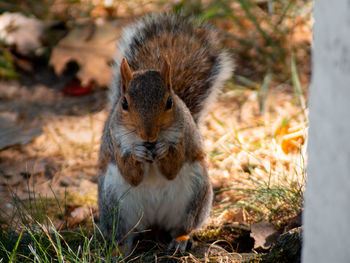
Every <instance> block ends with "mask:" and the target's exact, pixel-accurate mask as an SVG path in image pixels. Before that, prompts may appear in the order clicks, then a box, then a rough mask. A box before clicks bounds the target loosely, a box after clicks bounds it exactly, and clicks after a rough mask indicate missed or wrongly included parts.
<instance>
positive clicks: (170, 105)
mask: <svg viewBox="0 0 350 263" xmlns="http://www.w3.org/2000/svg"><path fill="white" fill-rule="evenodd" d="M172 106H173V100H172V99H171V97H170V96H169V97H168V99H167V101H166V105H165V110H170V109H171V107H172Z"/></svg>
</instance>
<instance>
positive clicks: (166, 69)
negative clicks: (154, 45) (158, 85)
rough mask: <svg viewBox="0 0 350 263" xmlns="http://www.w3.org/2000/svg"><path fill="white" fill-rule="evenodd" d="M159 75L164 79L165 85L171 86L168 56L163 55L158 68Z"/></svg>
mask: <svg viewBox="0 0 350 263" xmlns="http://www.w3.org/2000/svg"><path fill="white" fill-rule="evenodd" d="M160 75H161V76H162V77H163V79H164V83H165V86H166V87H167V88H170V87H171V67H170V62H169V58H168V56H165V57H164V61H163V65H162V68H161V70H160Z"/></svg>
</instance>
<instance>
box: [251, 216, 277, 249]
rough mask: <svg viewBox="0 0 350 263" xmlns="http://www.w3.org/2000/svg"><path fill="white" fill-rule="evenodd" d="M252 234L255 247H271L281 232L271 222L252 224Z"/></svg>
mask: <svg viewBox="0 0 350 263" xmlns="http://www.w3.org/2000/svg"><path fill="white" fill-rule="evenodd" d="M250 236H251V237H252V238H254V248H255V249H257V248H262V249H269V248H270V247H271V246H272V245H273V244H274V243H275V242H276V240H277V238H278V237H279V232H278V231H277V230H276V229H275V227H274V226H273V225H272V224H271V223H269V222H259V223H255V224H252V225H251V233H250Z"/></svg>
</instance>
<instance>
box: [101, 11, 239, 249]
mask: <svg viewBox="0 0 350 263" xmlns="http://www.w3.org/2000/svg"><path fill="white" fill-rule="evenodd" d="M219 40H220V37H219V34H218V32H217V31H215V30H214V29H213V28H212V27H210V26H209V25H207V24H204V23H196V22H195V21H194V19H193V18H185V17H183V16H181V15H175V14H169V13H168V14H153V15H148V16H146V17H143V18H141V19H139V20H138V21H137V22H136V23H134V24H132V25H131V26H127V27H126V28H125V29H124V30H123V33H122V37H121V40H120V41H119V44H118V45H119V51H120V52H119V56H118V57H117V58H116V59H115V65H114V68H113V73H114V76H113V79H112V84H111V92H110V105H111V109H110V113H109V116H108V118H107V120H106V123H105V126H104V130H103V135H102V142H101V148H100V156H99V166H98V176H99V179H98V205H99V226H100V229H101V231H102V233H103V235H104V236H105V237H106V238H107V239H108V240H113V241H115V242H116V243H117V244H118V246H121V247H122V248H123V250H124V252H125V253H128V252H130V249H131V248H132V246H133V240H134V237H135V236H136V233H137V232H140V231H144V230H146V229H149V228H151V229H152V228H153V227H155V228H157V229H159V228H160V229H163V230H165V231H166V232H167V233H169V234H170V236H171V238H172V240H171V242H170V243H169V246H168V248H169V249H177V250H180V251H185V250H186V249H189V248H190V247H191V245H192V244H193V241H192V239H191V238H190V234H191V233H192V232H193V231H194V230H196V229H198V228H199V227H200V226H201V225H202V224H203V223H204V221H205V219H206V218H207V217H208V216H209V212H210V209H211V204H212V199H213V191H212V186H211V183H210V180H209V177H208V172H207V164H206V154H205V152H204V149H203V142H202V138H201V135H200V132H199V128H198V125H199V123H200V120H201V118H202V116H203V115H204V114H205V112H207V111H208V106H209V105H210V104H211V102H212V101H213V100H215V97H216V96H217V93H218V92H219V91H220V89H221V88H222V87H223V85H224V83H225V81H226V80H228V79H229V78H231V76H232V72H233V62H232V59H231V57H230V55H229V53H228V52H227V51H225V50H224V49H222V48H221V47H220V42H219Z"/></svg>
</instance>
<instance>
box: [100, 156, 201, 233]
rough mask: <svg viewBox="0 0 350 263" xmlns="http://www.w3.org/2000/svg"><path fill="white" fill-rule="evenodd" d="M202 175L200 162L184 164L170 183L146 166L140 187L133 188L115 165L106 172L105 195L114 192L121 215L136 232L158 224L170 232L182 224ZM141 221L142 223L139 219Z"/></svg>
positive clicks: (110, 165)
mask: <svg viewBox="0 0 350 263" xmlns="http://www.w3.org/2000/svg"><path fill="white" fill-rule="evenodd" d="M201 173H202V167H201V165H200V164H199V163H191V164H190V163H185V164H184V165H183V167H182V168H181V170H180V172H179V174H178V175H177V177H176V178H175V179H174V180H171V181H169V180H167V179H166V178H165V177H164V176H163V175H162V174H161V173H160V172H159V170H158V168H157V167H156V165H153V164H146V167H145V174H144V179H143V181H142V182H141V183H140V185H138V186H137V187H132V186H130V185H129V184H128V183H127V182H126V181H125V180H124V178H123V177H122V175H121V174H120V172H119V169H118V167H117V166H116V165H113V164H109V165H108V167H107V170H106V173H105V178H104V183H103V188H104V191H103V192H104V193H111V192H113V193H114V194H115V195H116V197H117V200H120V201H119V204H115V205H119V208H120V212H121V213H123V215H124V218H126V220H127V221H128V222H125V223H127V224H128V225H129V227H133V226H135V225H136V224H138V225H137V229H145V228H147V227H150V226H153V225H158V226H160V227H162V228H164V229H165V230H170V229H172V228H173V227H176V226H178V225H179V221H181V220H182V219H183V218H184V217H183V215H184V214H185V213H186V212H187V211H186V209H187V208H188V204H189V203H190V201H191V200H192V199H193V198H195V197H194V196H193V192H194V191H193V189H194V188H195V187H196V182H197V180H198V179H199V178H198V175H199V174H201ZM140 219H141V220H140Z"/></svg>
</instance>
